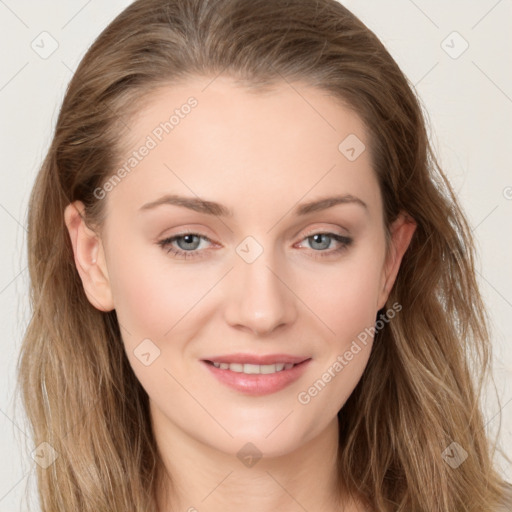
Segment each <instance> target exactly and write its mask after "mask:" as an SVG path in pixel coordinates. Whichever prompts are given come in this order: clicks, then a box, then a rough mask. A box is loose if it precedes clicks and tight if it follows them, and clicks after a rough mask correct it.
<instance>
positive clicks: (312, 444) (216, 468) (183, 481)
mask: <svg viewBox="0 0 512 512" xmlns="http://www.w3.org/2000/svg"><path fill="white" fill-rule="evenodd" d="M151 411H152V415H156V416H158V417H157V418H156V419H157V421H154V422H153V424H154V425H155V428H154V434H155V438H156V442H157V446H158V448H159V451H160V455H161V457H162V460H163V463H164V468H163V475H164V477H163V486H162V487H161V491H160V495H159V496H158V504H159V507H158V511H159V512H171V511H178V510H179V511H187V512H203V511H208V512H221V511H222V512H226V511H230V510H244V511H247V512H273V511H275V510H284V511H290V512H295V511H297V512H299V511H300V512H303V511H304V510H324V511H333V512H334V511H340V510H345V511H347V512H349V511H350V512H352V511H355V510H358V509H356V508H354V505H353V503H352V502H349V501H347V502H346V503H345V506H343V503H344V502H345V500H344V499H342V497H341V496H340V491H339V487H338V478H337V476H338V475H337V465H336V461H337V450H338V419H337V417H336V418H335V419H334V420H333V421H332V422H331V423H330V424H329V425H328V426H327V428H326V429H325V430H324V431H323V432H321V433H320V434H319V435H318V436H316V437H315V438H313V439H311V440H309V441H308V442H306V443H304V444H303V445H301V446H300V447H298V448H297V449H296V450H295V451H293V452H291V453H287V454H285V455H281V456H278V457H268V458H267V457H262V458H261V459H259V460H258V461H257V462H255V463H253V464H252V465H251V464H250V462H249V463H247V465H246V464H244V463H243V462H242V461H241V460H240V459H239V458H238V457H237V456H236V453H235V454H230V453H225V452H222V451H219V450H217V449H216V448H214V447H212V446H209V445H206V444H204V443H202V442H201V441H199V440H197V439H195V438H191V437H190V436H188V435H187V434H186V432H184V431H183V430H181V429H179V428H177V427H176V426H175V425H173V424H171V423H170V422H169V421H168V420H166V419H165V418H163V417H162V413H161V411H159V410H158V409H157V408H156V407H154V406H153V404H152V405H151ZM154 418H155V416H154Z"/></svg>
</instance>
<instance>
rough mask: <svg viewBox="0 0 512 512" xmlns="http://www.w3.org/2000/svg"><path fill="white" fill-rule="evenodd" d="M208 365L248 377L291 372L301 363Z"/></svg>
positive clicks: (216, 363) (215, 363)
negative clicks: (285, 371)
mask: <svg viewBox="0 0 512 512" xmlns="http://www.w3.org/2000/svg"><path fill="white" fill-rule="evenodd" d="M205 362H206V363H208V364H211V365H213V366H215V368H220V369H221V370H231V371H232V372H237V373H245V374H247V375H254V374H264V375H269V374H271V373H277V372H282V371H284V370H291V369H292V368H293V367H294V366H297V365H298V364H301V363H295V364H294V363H274V364H249V363H245V364H241V363H219V362H215V361H208V360H206V361H205Z"/></svg>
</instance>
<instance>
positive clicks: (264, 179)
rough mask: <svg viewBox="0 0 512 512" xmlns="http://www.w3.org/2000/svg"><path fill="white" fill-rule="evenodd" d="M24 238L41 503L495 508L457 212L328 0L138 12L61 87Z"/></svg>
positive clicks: (468, 266) (27, 380)
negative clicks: (42, 457)
mask: <svg viewBox="0 0 512 512" xmlns="http://www.w3.org/2000/svg"><path fill="white" fill-rule="evenodd" d="M28 243H29V268H30V275H31V283H32V303H33V308H34V315H33V318H32V320H31V322H30V325H29V326H28V329H27V332H26V336H25V339H24V344H23V348H22V353H21V360H20V384H21V386H22V391H23V396H24V401H25V407H26V409H27V412H28V415H29V418H30V420H31V422H32V425H33V428H34V438H35V444H36V445H39V444H40V443H43V442H45V443H48V445H44V446H50V447H51V449H52V450H53V451H54V452H55V455H54V457H51V459H50V460H48V464H45V465H44V466H46V467H41V468H38V484H39V493H40V500H41V504H42V509H43V511H45V512H46V511H56V510H62V511H64V510H66V511H67V510H80V511H93V510H94V511H98V510H109V511H110V510H116V511H121V510H122V511H126V510H134V511H153V510H158V511H159V512H164V511H171V510H189V511H193V510H199V511H203V510H205V511H206V510H208V511H217V510H232V509H235V507H236V508H237V509H239V508H240V507H243V509H244V510H255V511H256V510H257V511H267V510H268V511H270V510H290V511H291V510H293V511H294V510H310V511H313V510H325V511H335V510H345V511H346V512H353V511H362V510H372V511H379V512H383V511H395V510H396V511H399V510H400V511H455V510H457V511H470V510H472V511H477V510H478V511H484V510H485V511H495V510H499V507H500V506H501V507H505V509H507V508H506V507H507V506H508V505H507V504H506V499H508V498H507V496H506V493H505V488H506V482H503V481H502V479H501V478H500V476H499V474H498V473H497V471H496V470H495V468H494V467H493V452H494V446H491V443H490V441H489V440H488V439H487V437H486V433H485V429H484V421H483V416H482V413H481V411H480V402H479V396H480V392H481V389H482V385H483V382H484V377H485V376H486V373H487V371H488V369H489V361H490V353H491V346H490V341H489V337H488V333H487V330H486V324H485V313H484V308H483V304H482V300H481V297H480V294H479V291H478V288H477V284H476V280H475V271H474V267H473V250H474V249H473V243H472V239H471V233H470V229H469V227H468V224H467V222H466V219H465V217H464V215H463V213H462V212H461V209H460V207H459V205H458V203H457V200H456V198H455V197H454V195H453V192H452V189H451V188H450V185H449V183H448V181H447V180H446V178H445V176H444V174H443V172H442V171H441V169H439V167H438V165H437V163H436V160H435V157H434V155H433V153H432V150H431V147H430V145H429V141H428V138H427V133H426V127H425V121H424V118H423V117H422V113H421V108H420V104H419V102H418V100H417V98H416V97H415V95H414V93H413V92H412V90H411V88H410V86H409V84H408V81H407V79H406V78H405V76H404V75H403V73H402V72H401V71H400V70H399V68H398V66H397V64H396V63H395V62H394V60H393V59H392V57H391V56H390V55H389V53H388V52H387V51H386V50H385V48H384V47H383V45H382V44H381V43H380V42H379V40H378V39H377V38H376V36H375V35H374V34H373V33H372V32H371V31H370V30H369V29H368V28H367V27H366V26H365V25H364V24H363V23H361V21H359V20H358V19H357V18H356V17H355V16H354V15H352V14H351V13H350V12H349V11H348V10H347V9H345V8H344V7H343V6H341V5H340V4H339V3H337V2H335V1H334V0H321V1H317V0H315V1H313V0H300V1H299V0H291V1H290V0H287V1H284V0H277V1H276V0H253V1H251V2H244V1H241V0H219V1H212V0H188V1H184V0H165V1H162V0H139V1H136V2H134V3H133V4H132V5H130V6H129V7H128V8H127V9H126V10H125V11H124V12H122V13H121V14H120V15H119V16H118V17H117V18H116V19H115V20H114V21H113V22H112V23H111V24H110V25H109V26H108V27H107V28H106V29H105V30H104V31H103V33H102V34H101V35H100V36H99V38H98V39H97V41H96V42H95V43H94V44H93V46H92V47H91V48H90V50H89V51H88V52H87V54H86V55H85V57H84V58H83V60H82V62H81V63H80V65H79V67H78V69H77V71H76V73H75V76H74V77H73V79H72V81H71V83H70V85H69V88H68V91H67V93H66V97H65V99H64V102H63V106H62V109H61V112H60V115H59V119H58V122H57V127H56V132H55V135H54V138H53V141H52V144H51V147H50V150H49V152H48V155H47V157H46V160H45V162H44V164H43V166H42V168H41V171H40V173H39V175H38V177H37V181H36V183H35V186H34V189H33V193H32V196H31V201H30V211H29V240H28ZM190 244H192V245H191V246H190ZM53 451H52V452H51V453H53ZM57 454H58V456H56V455H57ZM507 510H508V509H507Z"/></svg>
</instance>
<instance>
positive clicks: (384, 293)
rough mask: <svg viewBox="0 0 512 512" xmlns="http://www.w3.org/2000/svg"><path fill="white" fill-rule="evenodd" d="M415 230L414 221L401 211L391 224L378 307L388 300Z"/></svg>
mask: <svg viewBox="0 0 512 512" xmlns="http://www.w3.org/2000/svg"><path fill="white" fill-rule="evenodd" d="M415 230H416V222H415V221H414V220H413V219H411V218H410V217H409V216H408V215H406V214H405V213H403V212H401V213H400V214H399V216H398V218H397V219H396V220H395V221H394V222H393V224H392V225H391V229H390V232H391V241H390V248H389V254H388V255H387V258H386V262H385V265H384V269H383V279H382V286H381V293H380V296H379V301H378V305H377V306H378V309H381V308H383V307H384V305H385V304H386V301H387V300H388V297H389V294H390V292H391V289H392V288H393V285H394V283H395V280H396V276H397V275H398V270H399V269H400V263H401V262H402V258H403V256H404V254H405V251H406V250H407V248H408V247H409V245H410V243H411V240H412V236H413V235H414V231H415Z"/></svg>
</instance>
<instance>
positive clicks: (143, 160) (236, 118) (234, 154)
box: [108, 76, 380, 213]
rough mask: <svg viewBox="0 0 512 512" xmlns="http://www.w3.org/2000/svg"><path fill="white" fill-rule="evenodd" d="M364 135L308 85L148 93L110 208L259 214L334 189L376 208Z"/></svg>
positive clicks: (199, 81) (225, 81) (133, 124)
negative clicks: (159, 206) (169, 204)
mask: <svg viewBox="0 0 512 512" xmlns="http://www.w3.org/2000/svg"><path fill="white" fill-rule="evenodd" d="M367 137H368V135H367V132H366V130H365V126H364V123H363V122H362V120H361V119H360V118H359V116H358V115H357V114H356V113H355V112H353V111H352V110H351V109H350V108H349V107H348V106H346V105H345V104H344V103H343V102H342V101H340V100H339V99H337V98H334V97H333V96H332V95H329V94H328V93H327V92H325V91H323V90H321V89H318V88H315V87H312V86H309V85H307V84H305V83H299V82H294V83H288V82H286V81H282V82H280V83H276V84H274V85H273V86H272V87H270V88H267V89H265V90H263V91H261V90H253V89H248V88H247V87H243V86H239V85H238V84H237V83H235V82H234V80H232V79H231V78H229V77H225V76H220V77H217V78H214V79H212V78H195V79H190V80H187V81H186V82H182V83H179V84H174V85H167V86H163V87H160V88H158V89H157V90H154V91H153V92H151V93H150V94H149V95H148V96H147V97H145V98H144V102H143V104H142V106H141V108H140V109H139V110H138V112H137V113H136V115H134V116H133V117H132V118H131V119H130V121H129V130H128V136H127V137H126V138H125V143H126V144H125V146H126V147H127V148H128V149H127V150H125V151H123V153H122V155H121V159H120V162H119V163H118V170H119V169H121V168H124V172H122V173H121V174H123V177H122V179H121V180H118V183H116V185H115V187H114V190H112V192H110V193H109V195H108V202H109V204H110V205H111V206H112V205H117V206H118V207H120V208H121V207H123V205H121V203H123V204H128V205H130V206H131V207H132V208H133V209H136V208H139V207H140V206H141V205H142V204H144V203H146V202H148V201H152V200H155V199H157V196H161V195H162V194H163V193H176V194H186V195H189V196H194V195H195V196H199V197H201V198H205V199H208V198H213V199H214V200H216V201H218V202H221V203H223V204H227V205H229V206H231V207H232V209H233V210H234V211H235V213H236V210H237V207H236V206H235V205H236V204H238V205H240V204H241V205H244V206H245V207H247V208H248V207H254V208H256V209H257V210H259V211H261V210H262V209H265V208H266V206H270V205H271V204H274V203H275V201H276V200H278V201H279V203H280V204H281V205H282V207H285V206H286V205H289V206H290V207H291V206H292V205H294V204H296V203H297V202H298V201H299V200H300V199H301V198H303V197H304V198H306V199H308V198H309V199H311V198H313V197H316V196H324V195H326V193H331V192H337V193H340V194H342V193H343V194H352V195H355V196H361V195H363V196H364V197H365V202H368V203H371V204H375V206H376V207H377V208H380V194H379V191H378V185H377V181H376V179H375V176H374V172H373V169H372V163H371V160H370V152H369V151H368V143H369V141H368V138H367ZM118 174H119V173H118ZM306 196H307V197H306ZM117 203H119V204H117Z"/></svg>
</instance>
